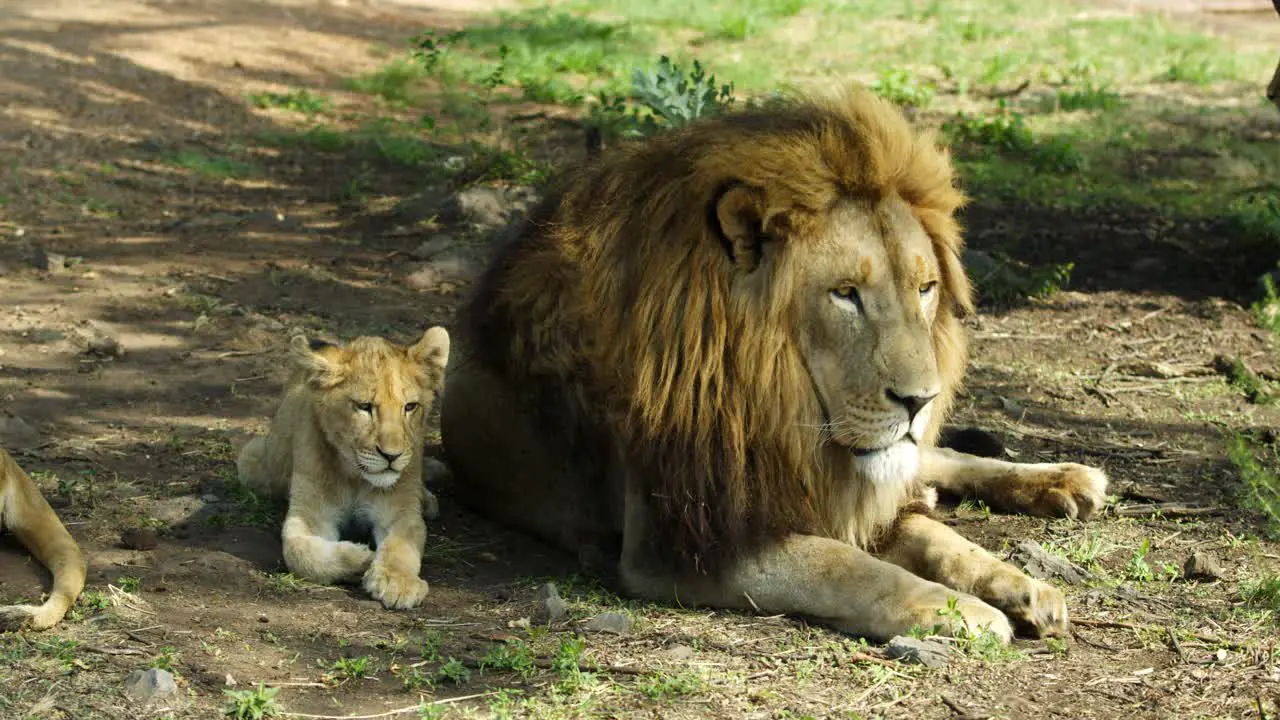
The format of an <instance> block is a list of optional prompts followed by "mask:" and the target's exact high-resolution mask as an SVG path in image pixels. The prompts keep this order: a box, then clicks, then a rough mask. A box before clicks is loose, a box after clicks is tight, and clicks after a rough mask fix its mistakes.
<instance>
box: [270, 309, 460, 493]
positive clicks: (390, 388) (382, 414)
mask: <svg viewBox="0 0 1280 720" xmlns="http://www.w3.org/2000/svg"><path fill="white" fill-rule="evenodd" d="M292 350H293V352H294V357H295V360H296V361H297V362H299V363H300V364H301V365H302V367H303V368H304V369H305V370H306V371H307V372H308V374H309V382H310V386H311V387H312V388H313V390H314V392H315V396H316V419H317V421H318V423H319V425H320V429H321V431H322V432H323V433H324V435H325V438H326V439H327V440H328V442H329V443H330V445H332V447H333V449H334V450H335V451H336V452H337V454H338V456H339V457H340V458H341V460H342V463H343V465H345V466H346V467H347V468H348V469H349V470H350V471H351V472H352V473H353V474H354V475H357V476H359V477H360V478H362V479H363V480H364V481H365V482H367V483H369V484H370V485H373V486H374V487H379V488H385V487H390V486H392V485H394V484H395V483H396V481H398V480H399V479H400V474H401V473H402V472H404V470H405V468H407V467H408V466H409V464H410V463H411V462H412V461H413V459H414V457H415V454H416V453H418V452H420V448H421V444H422V434H423V420H424V418H425V416H426V413H427V411H428V410H429V409H430V407H431V403H432V401H433V400H434V398H435V395H436V393H437V392H439V390H440V386H441V384H442V383H443V381H444V369H445V366H446V364H447V362H448V357H449V335H448V333H447V332H446V331H445V330H444V328H440V327H433V328H431V329H430V330H428V331H427V332H426V333H424V334H423V336H422V338H421V339H420V340H419V341H418V342H417V343H416V344H414V345H412V346H409V347H404V346H398V345H394V344H392V343H390V342H388V341H386V340H384V339H382V338H375V337H362V338H358V339H356V340H353V341H352V342H351V343H349V344H348V345H345V346H342V347H339V346H335V345H329V344H319V343H317V344H312V345H309V344H308V343H307V341H306V339H305V338H302V337H301V336H299V337H296V338H294V340H293V344H292Z"/></svg>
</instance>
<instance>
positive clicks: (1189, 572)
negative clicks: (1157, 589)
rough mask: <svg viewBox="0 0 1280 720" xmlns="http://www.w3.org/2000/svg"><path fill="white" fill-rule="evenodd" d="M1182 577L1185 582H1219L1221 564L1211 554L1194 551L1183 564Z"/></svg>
mask: <svg viewBox="0 0 1280 720" xmlns="http://www.w3.org/2000/svg"><path fill="white" fill-rule="evenodd" d="M1182 577H1183V578H1185V579H1187V580H1207V581H1213V580H1221V579H1222V564H1221V563H1219V562H1218V558H1216V557H1214V555H1213V553H1208V552H1202V551H1196V552H1193V553H1191V555H1190V557H1188V558H1187V561H1186V562H1185V563H1183V565H1182Z"/></svg>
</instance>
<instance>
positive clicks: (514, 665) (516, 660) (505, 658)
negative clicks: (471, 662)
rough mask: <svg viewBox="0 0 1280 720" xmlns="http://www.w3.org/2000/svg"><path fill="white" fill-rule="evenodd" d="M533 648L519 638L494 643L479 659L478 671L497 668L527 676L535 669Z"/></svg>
mask: <svg viewBox="0 0 1280 720" xmlns="http://www.w3.org/2000/svg"><path fill="white" fill-rule="evenodd" d="M533 659H534V658H533V649H532V648H530V647H529V644H528V643H526V642H524V641H523V640H520V639H519V638H516V639H511V640H508V641H506V642H504V643H502V644H500V645H495V646H493V647H492V648H490V649H489V652H488V653H486V654H485V656H484V657H483V658H481V659H480V671H481V672H484V671H485V670H499V671H503V670H505V671H510V672H515V673H518V674H519V675H520V676H521V677H524V678H527V677H529V676H530V675H533V673H534V672H535V671H536V670H537V666H536V665H535V664H534V661H533Z"/></svg>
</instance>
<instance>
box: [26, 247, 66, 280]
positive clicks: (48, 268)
mask: <svg viewBox="0 0 1280 720" xmlns="http://www.w3.org/2000/svg"><path fill="white" fill-rule="evenodd" d="M31 264H33V265H35V266H36V267H37V268H39V269H41V270H44V271H45V272H49V273H53V274H55V275H56V274H58V273H61V272H63V271H64V270H66V269H67V256H66V255H60V254H58V253H55V252H49V251H48V250H45V249H44V248H37V249H36V252H35V255H33V256H32V258H31Z"/></svg>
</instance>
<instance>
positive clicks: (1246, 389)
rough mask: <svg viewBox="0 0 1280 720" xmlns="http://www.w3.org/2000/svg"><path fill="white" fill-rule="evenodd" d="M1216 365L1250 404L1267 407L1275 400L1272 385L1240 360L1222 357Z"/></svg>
mask: <svg viewBox="0 0 1280 720" xmlns="http://www.w3.org/2000/svg"><path fill="white" fill-rule="evenodd" d="M1216 364H1217V366H1218V370H1219V371H1220V372H1222V373H1223V374H1224V375H1226V378H1227V382H1228V383H1229V384H1230V385H1231V386H1232V387H1234V388H1235V389H1237V390H1239V391H1240V392H1241V393H1243V394H1244V396H1245V399H1246V400H1248V401H1249V402H1251V403H1254V404H1258V405H1265V404H1268V403H1271V402H1273V401H1274V400H1275V395H1274V393H1272V391H1271V384H1270V383H1268V382H1267V381H1266V380H1264V379H1263V378H1262V377H1260V376H1259V375H1258V374H1257V373H1255V372H1254V371H1252V370H1250V369H1249V366H1247V365H1245V364H1244V361H1243V360H1241V359H1240V358H1237V357H1226V356H1221V357H1219V358H1218V359H1217V360H1216Z"/></svg>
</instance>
